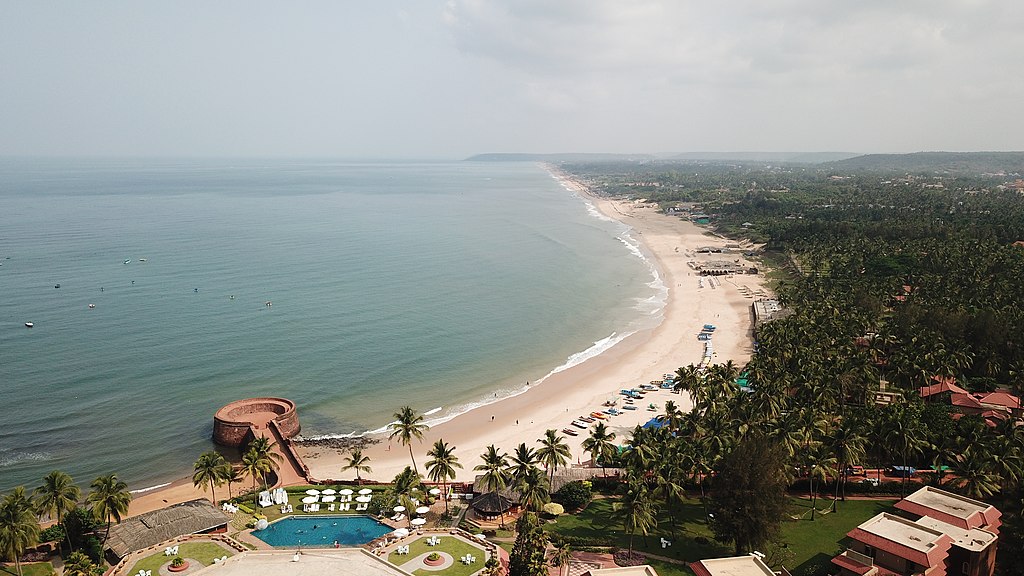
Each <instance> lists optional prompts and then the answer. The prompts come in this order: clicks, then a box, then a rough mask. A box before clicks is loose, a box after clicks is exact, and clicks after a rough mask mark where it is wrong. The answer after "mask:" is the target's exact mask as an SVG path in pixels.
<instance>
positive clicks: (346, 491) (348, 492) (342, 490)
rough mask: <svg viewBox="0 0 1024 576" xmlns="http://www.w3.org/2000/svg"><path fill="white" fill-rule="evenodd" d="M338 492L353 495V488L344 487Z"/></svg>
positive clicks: (343, 494)
mask: <svg viewBox="0 0 1024 576" xmlns="http://www.w3.org/2000/svg"><path fill="white" fill-rule="evenodd" d="M338 494H341V495H342V496H351V495H352V489H351V488H342V489H341V491H340V492H338Z"/></svg>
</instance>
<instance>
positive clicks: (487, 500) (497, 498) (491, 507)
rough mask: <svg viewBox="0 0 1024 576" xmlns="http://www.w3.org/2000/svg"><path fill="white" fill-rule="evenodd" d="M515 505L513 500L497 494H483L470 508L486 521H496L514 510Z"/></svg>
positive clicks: (474, 500)
mask: <svg viewBox="0 0 1024 576" xmlns="http://www.w3.org/2000/svg"><path fill="white" fill-rule="evenodd" d="M513 506H515V503H514V502H513V501H512V499H510V498H508V497H506V496H502V495H501V494H499V493H497V492H488V493H486V494H481V495H479V496H477V497H476V498H474V499H473V501H472V502H470V503H469V507H470V508H472V509H473V511H474V512H476V513H477V515H478V516H480V517H481V518H484V519H486V520H496V519H498V518H500V517H501V516H503V515H504V514H506V513H508V512H509V511H510V510H512V508H513Z"/></svg>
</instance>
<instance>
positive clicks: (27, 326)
mask: <svg viewBox="0 0 1024 576" xmlns="http://www.w3.org/2000/svg"><path fill="white" fill-rule="evenodd" d="M33 326H35V324H33V323H31V322H25V328H31V327H33Z"/></svg>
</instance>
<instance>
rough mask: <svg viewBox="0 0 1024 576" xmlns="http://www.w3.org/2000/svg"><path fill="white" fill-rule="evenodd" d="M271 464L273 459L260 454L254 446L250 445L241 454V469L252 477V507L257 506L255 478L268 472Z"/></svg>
mask: <svg viewBox="0 0 1024 576" xmlns="http://www.w3.org/2000/svg"><path fill="white" fill-rule="evenodd" d="M272 466H273V460H271V459H270V458H268V457H266V456H265V455H263V454H261V453H260V451H259V450H258V449H256V447H250V448H249V449H248V450H246V451H245V454H242V470H243V471H245V473H246V474H248V475H249V478H252V506H253V508H254V509H258V508H259V500H258V499H257V496H258V494H257V492H256V480H257V479H258V478H263V476H264V475H265V474H266V473H268V472H270V471H271V470H272V469H273V468H272Z"/></svg>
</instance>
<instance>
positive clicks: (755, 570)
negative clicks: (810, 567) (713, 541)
mask: <svg viewBox="0 0 1024 576" xmlns="http://www.w3.org/2000/svg"><path fill="white" fill-rule="evenodd" d="M690 570H693V573H694V574H696V575H697V576H778V575H777V574H776V573H775V572H774V571H773V570H772V569H771V568H769V567H768V565H767V564H765V563H764V560H761V558H760V557H759V556H756V555H754V554H750V555H747V556H733V557H730V558H712V559H710V560H700V561H698V562H691V563H690ZM781 574H782V576H789V572H788V571H787V570H786V569H785V568H783V569H782V572H781Z"/></svg>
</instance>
